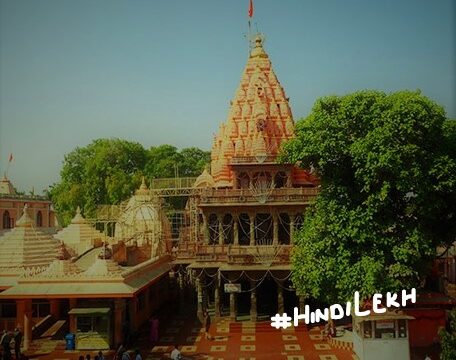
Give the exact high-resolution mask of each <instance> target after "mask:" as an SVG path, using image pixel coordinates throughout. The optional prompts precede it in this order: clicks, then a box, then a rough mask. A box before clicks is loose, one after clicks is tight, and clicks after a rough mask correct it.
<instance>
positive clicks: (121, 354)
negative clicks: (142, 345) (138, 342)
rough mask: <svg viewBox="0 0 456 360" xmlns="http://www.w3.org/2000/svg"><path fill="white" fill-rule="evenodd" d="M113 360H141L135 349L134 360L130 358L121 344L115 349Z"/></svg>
mask: <svg viewBox="0 0 456 360" xmlns="http://www.w3.org/2000/svg"><path fill="white" fill-rule="evenodd" d="M114 360H142V356H141V352H140V351H139V350H138V349H136V350H135V354H134V358H132V357H131V356H130V353H129V352H128V351H127V349H126V348H125V346H124V345H123V344H120V345H119V346H118V347H117V351H116V353H115V355H114Z"/></svg>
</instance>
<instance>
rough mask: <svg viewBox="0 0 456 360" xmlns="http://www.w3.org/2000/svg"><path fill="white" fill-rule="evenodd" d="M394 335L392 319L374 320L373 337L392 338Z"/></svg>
mask: <svg viewBox="0 0 456 360" xmlns="http://www.w3.org/2000/svg"><path fill="white" fill-rule="evenodd" d="M395 337H396V332H395V326H394V320H381V321H375V338H377V339H393V338H395Z"/></svg>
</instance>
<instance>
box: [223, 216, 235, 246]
mask: <svg viewBox="0 0 456 360" xmlns="http://www.w3.org/2000/svg"><path fill="white" fill-rule="evenodd" d="M222 228H223V236H224V241H225V244H232V243H233V242H234V241H233V216H231V214H226V215H225V216H224V217H223V227H222Z"/></svg>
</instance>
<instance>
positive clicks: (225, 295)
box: [175, 34, 317, 321]
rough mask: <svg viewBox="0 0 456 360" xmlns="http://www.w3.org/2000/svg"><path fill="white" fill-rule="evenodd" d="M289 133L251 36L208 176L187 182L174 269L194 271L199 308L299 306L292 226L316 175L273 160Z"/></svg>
mask: <svg viewBox="0 0 456 360" xmlns="http://www.w3.org/2000/svg"><path fill="white" fill-rule="evenodd" d="M294 136H295V127H294V121H293V116H292V113H291V109H290V105H289V99H288V98H287V97H286V94H285V92H284V90H283V88H282V86H281V84H280V82H279V80H278V79H277V76H276V74H275V73H274V70H273V68H272V64H271V61H270V59H269V56H268V54H267V53H266V51H265V49H264V47H263V36H262V35H260V34H258V35H257V36H256V37H255V38H254V44H253V46H252V49H251V51H250V54H249V57H248V60H247V64H246V66H245V69H244V71H243V73H242V76H241V82H240V85H239V87H238V89H237V90H236V93H235V96H234V99H233V100H232V101H231V106H230V109H229V113H228V118H227V120H226V122H225V123H223V124H221V125H220V130H219V132H218V134H217V135H216V136H215V137H214V141H213V145H212V151H211V166H210V169H211V171H210V173H209V172H208V171H207V170H205V171H204V172H203V173H202V174H201V175H200V176H199V177H198V178H197V179H196V181H195V182H194V185H193V186H194V191H193V192H192V194H191V195H190V197H189V199H188V204H187V214H186V215H187V218H188V223H190V226H189V227H187V228H186V229H184V230H183V231H182V236H181V238H180V241H179V243H178V250H177V253H176V259H175V263H176V264H179V265H178V270H177V272H178V273H180V272H181V270H183V269H186V271H192V272H193V275H194V278H195V281H194V284H195V287H196V290H197V291H196V297H197V303H198V307H197V311H198V314H201V312H202V311H203V309H204V308H209V309H210V310H211V311H213V312H214V314H215V316H216V317H219V316H221V315H222V314H223V313H229V316H230V318H231V319H232V320H236V319H241V318H248V319H250V320H252V321H256V320H257V319H259V318H261V316H265V317H268V316H270V314H273V313H274V314H275V313H276V312H283V310H284V309H289V310H290V309H291V308H293V307H294V306H297V305H298V304H299V303H301V306H302V305H303V303H304V299H303V298H301V301H299V300H298V298H297V296H296V294H295V293H294V290H293V289H291V282H290V270H291V267H290V251H291V248H292V246H293V244H292V241H293V240H292V239H293V233H294V231H295V230H296V228H298V227H299V226H300V225H301V223H302V218H303V212H304V211H305V209H306V207H307V206H308V205H309V204H311V203H312V202H313V201H314V199H315V196H316V194H317V181H316V179H315V178H314V177H313V176H312V175H311V174H310V173H309V172H307V171H304V170H302V169H299V168H297V167H296V166H294V165H293V164H286V163H280V162H279V161H278V154H279V150H280V147H281V145H282V144H283V143H284V142H285V141H287V140H289V139H291V138H293V137H294Z"/></svg>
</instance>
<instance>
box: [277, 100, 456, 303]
mask: <svg viewBox="0 0 456 360" xmlns="http://www.w3.org/2000/svg"><path fill="white" fill-rule="evenodd" d="M454 130H455V127H454V124H453V123H448V122H447V121H446V118H445V113H444V110H443V109H442V107H440V106H439V105H437V104H436V103H434V102H433V101H431V100H429V99H428V98H426V97H425V96H423V95H421V94H420V92H409V91H402V92H397V93H392V94H385V93H383V92H379V91H361V92H357V93H354V94H350V95H346V96H329V97H324V98H321V99H319V100H317V102H316V103H315V105H314V107H313V109H312V111H311V114H310V115H309V116H308V117H307V118H306V119H303V120H301V121H299V122H298V124H297V137H296V139H294V140H292V141H290V142H289V143H287V144H286V145H285V146H284V149H283V153H282V159H283V160H284V161H288V162H292V163H297V162H298V163H300V164H301V166H302V167H303V168H307V169H309V168H310V169H313V171H314V172H315V173H316V175H317V176H318V177H319V179H320V184H321V186H320V188H321V189H320V190H321V191H320V193H319V196H318V197H317V200H316V203H315V205H314V206H313V207H312V208H310V209H309V210H308V211H307V212H306V216H305V219H304V224H303V226H302V228H301V230H300V231H299V232H297V234H296V239H295V243H296V247H295V251H294V254H293V258H292V261H293V269H294V270H293V274H292V279H293V282H294V285H295V287H296V289H297V292H298V293H300V294H302V295H306V296H311V297H313V298H317V299H319V300H322V301H325V302H328V303H334V302H339V301H347V300H350V299H353V294H354V292H355V291H359V292H360V294H361V296H362V297H363V298H364V299H366V298H369V297H370V296H372V295H373V294H374V293H385V292H386V291H399V290H401V289H409V288H411V287H414V286H417V285H418V284H420V282H421V281H422V279H423V277H424V276H425V275H426V273H427V272H428V271H429V267H430V266H431V264H432V261H431V260H432V259H433V257H434V256H435V252H436V246H437V245H440V244H449V243H451V242H453V241H454V239H455V223H456V222H455V221H454V216H455V203H456V201H455V200H456V199H455V194H456V192H455V189H456V176H455V175H456V160H455V156H454V155H455V149H456V143H455V141H454V139H455V131H454Z"/></svg>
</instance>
